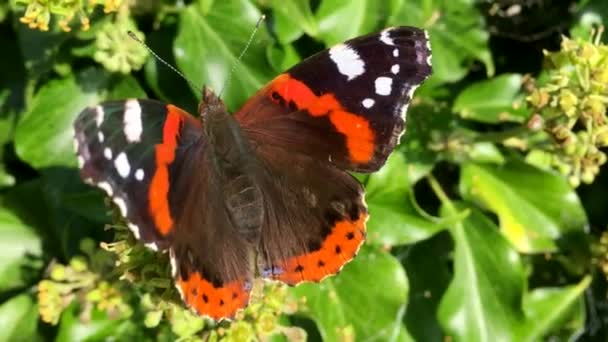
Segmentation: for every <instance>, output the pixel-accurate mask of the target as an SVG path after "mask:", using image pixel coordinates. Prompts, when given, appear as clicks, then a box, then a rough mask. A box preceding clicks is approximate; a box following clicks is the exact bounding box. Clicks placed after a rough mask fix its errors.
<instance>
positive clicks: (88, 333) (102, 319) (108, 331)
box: [55, 303, 121, 342]
mask: <svg viewBox="0 0 608 342" xmlns="http://www.w3.org/2000/svg"><path fill="white" fill-rule="evenodd" d="M120 324H121V321H120V320H113V319H110V318H109V317H107V315H106V314H105V313H102V312H100V311H98V310H95V309H92V312H91V316H90V317H89V318H88V319H87V320H81V318H80V317H79V308H78V306H77V305H76V303H74V304H71V305H70V306H69V307H68V308H67V309H66V310H65V311H64V312H63V313H62V315H61V320H60V322H59V332H58V334H57V338H56V340H55V341H57V342H70V341H97V340H103V339H104V337H107V336H111V335H112V332H113V331H114V330H115V329H116V328H117V327H119V326H120Z"/></svg>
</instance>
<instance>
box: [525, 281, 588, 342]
mask: <svg viewBox="0 0 608 342" xmlns="http://www.w3.org/2000/svg"><path fill="white" fill-rule="evenodd" d="M590 283H591V277H589V276H587V277H585V278H583V279H582V280H581V281H580V282H579V283H578V284H577V285H573V286H564V287H561V288H539V289H535V290H534V291H532V292H530V293H528V294H527V295H526V296H525V297H524V310H525V314H526V324H525V325H523V326H521V327H520V329H518V331H519V337H518V338H517V340H518V341H539V340H542V339H543V337H544V336H545V335H547V334H548V333H549V332H551V331H554V330H555V329H558V328H559V329H566V328H567V329H569V330H570V331H571V332H572V334H574V333H576V332H578V331H580V330H581V329H583V327H584V326H585V302H584V295H585V290H586V289H587V287H589V284H590Z"/></svg>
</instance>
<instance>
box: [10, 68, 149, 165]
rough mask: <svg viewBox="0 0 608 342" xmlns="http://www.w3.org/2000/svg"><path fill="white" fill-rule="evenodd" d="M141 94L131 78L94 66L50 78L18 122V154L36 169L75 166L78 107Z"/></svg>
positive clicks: (16, 135)
mask: <svg viewBox="0 0 608 342" xmlns="http://www.w3.org/2000/svg"><path fill="white" fill-rule="evenodd" d="M108 88H109V91H108ZM104 93H105V94H104ZM107 94H109V95H107ZM144 95H145V93H144V92H143V90H142V89H141V88H140V87H139V85H137V83H136V81H134V80H133V79H132V78H130V77H124V78H110V77H109V76H108V75H107V74H106V73H104V72H102V71H99V70H95V69H87V70H85V71H84V72H82V73H80V74H79V75H78V76H77V77H69V78H65V79H60V80H55V81H51V82H49V83H47V84H46V85H45V86H44V87H43V88H42V89H40V91H39V92H38V93H37V94H36V97H35V98H34V100H33V101H32V104H31V106H30V108H29V110H28V111H27V112H26V113H25V114H24V115H23V117H22V119H21V121H20V122H19V124H18V126H17V130H16V132H15V149H16V152H17V155H18V156H19V157H20V158H21V159H22V160H24V161H26V162H27V163H29V164H30V165H31V166H32V167H34V168H38V169H39V168H44V167H51V166H75V165H76V157H75V156H74V150H73V129H72V123H73V121H74V119H75V118H76V116H78V114H79V113H80V111H82V110H83V109H84V108H85V107H86V106H90V105H94V104H97V103H98V102H100V101H102V100H104V99H118V98H127V97H143V96H144Z"/></svg>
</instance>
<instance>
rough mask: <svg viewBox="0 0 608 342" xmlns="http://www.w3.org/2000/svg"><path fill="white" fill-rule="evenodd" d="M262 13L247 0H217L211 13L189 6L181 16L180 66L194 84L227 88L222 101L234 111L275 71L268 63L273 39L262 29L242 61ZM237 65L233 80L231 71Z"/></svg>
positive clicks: (177, 52) (177, 55)
mask: <svg viewBox="0 0 608 342" xmlns="http://www.w3.org/2000/svg"><path fill="white" fill-rule="evenodd" d="M260 16H261V13H260V12H259V10H258V9H257V8H256V7H255V6H254V5H253V4H252V3H251V2H250V1H247V0H235V1H215V2H213V5H212V8H211V10H210V11H209V12H208V13H207V14H206V15H205V14H203V13H201V12H200V11H199V10H198V8H197V7H195V6H189V7H187V8H186V9H185V10H184V11H183V12H182V13H181V16H180V29H179V32H178V34H177V37H176V38H175V45H174V51H175V60H176V62H177V65H178V66H179V67H180V69H181V70H183V72H184V74H186V75H188V76H189V77H191V78H192V80H193V81H194V83H195V84H199V85H203V84H205V85H207V86H209V87H211V88H212V89H214V90H215V91H216V92H219V91H220V90H221V89H222V88H223V87H224V86H226V90H225V93H224V94H223V99H224V101H225V102H226V104H227V105H228V107H229V108H230V109H231V110H235V109H237V107H238V105H241V104H243V103H244V102H245V100H246V99H247V98H248V97H249V96H251V95H252V94H253V93H255V92H256V91H257V90H258V89H260V88H261V87H262V85H264V83H265V82H266V81H268V80H269V79H270V78H271V77H272V76H273V75H274V72H273V71H272V68H271V66H270V65H269V64H268V63H267V62H266V43H265V42H266V41H267V40H269V38H268V34H267V33H266V31H265V30H263V29H260V30H259V31H258V33H257V34H256V37H255V40H254V41H253V42H252V44H251V45H249V48H248V50H247V53H246V54H244V55H243V57H242V58H241V59H240V60H239V59H238V56H239V55H240V53H241V52H242V51H243V49H244V48H245V46H246V45H247V40H248V38H249V36H250V35H251V32H252V30H253V29H254V27H255V25H256V23H257V21H258V19H259V18H260ZM233 67H234V68H235V69H234V73H233V74H232V76H231V77H232V79H231V80H230V81H229V80H228V78H227V77H228V73H229V72H230V70H231V69H232V68H233ZM228 81H229V83H227V82H228ZM195 91H196V92H199V91H200V89H196V90H195ZM197 96H198V94H197Z"/></svg>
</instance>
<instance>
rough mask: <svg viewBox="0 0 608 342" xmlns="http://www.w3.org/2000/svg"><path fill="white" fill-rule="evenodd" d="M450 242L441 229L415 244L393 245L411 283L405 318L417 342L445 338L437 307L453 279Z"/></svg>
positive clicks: (446, 234) (442, 339)
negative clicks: (398, 246) (438, 318)
mask: <svg viewBox="0 0 608 342" xmlns="http://www.w3.org/2000/svg"><path fill="white" fill-rule="evenodd" d="M452 248H453V246H452V241H451V240H450V238H449V234H448V233H447V232H441V233H439V234H437V235H435V236H433V237H431V238H429V239H427V240H424V241H420V242H419V243H416V244H414V245H408V246H404V247H401V248H396V249H395V250H394V251H393V254H395V255H396V256H397V258H399V259H400V260H401V263H402V264H403V266H404V267H405V270H406V273H407V275H408V280H409V282H410V292H409V298H408V301H407V311H406V312H405V317H404V321H405V324H406V326H407V328H408V330H409V332H410V333H411V334H412V336H413V337H414V339H415V340H416V341H445V338H444V334H443V332H442V329H441V326H440V325H439V321H438V320H437V308H438V307H439V301H440V300H441V298H442V296H443V294H444V293H445V289H446V288H447V287H448V284H449V282H450V280H451V279H452V267H451V264H450V262H449V261H450V259H451V254H452Z"/></svg>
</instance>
